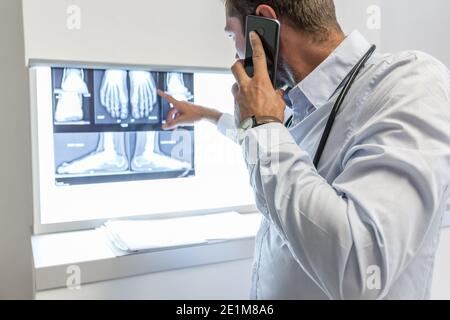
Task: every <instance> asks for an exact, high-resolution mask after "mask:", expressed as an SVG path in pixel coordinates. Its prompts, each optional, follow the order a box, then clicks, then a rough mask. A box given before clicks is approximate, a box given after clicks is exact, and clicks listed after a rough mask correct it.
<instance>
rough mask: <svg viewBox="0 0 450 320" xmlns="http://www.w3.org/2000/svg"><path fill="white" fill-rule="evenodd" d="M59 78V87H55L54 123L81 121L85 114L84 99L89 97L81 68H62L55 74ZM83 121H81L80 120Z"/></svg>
mask: <svg viewBox="0 0 450 320" xmlns="http://www.w3.org/2000/svg"><path fill="white" fill-rule="evenodd" d="M56 77H59V78H60V79H61V80H60V81H58V82H59V83H61V85H60V88H55V90H54V94H55V95H56V100H57V104H56V110H55V123H74V122H75V123H76V122H80V121H81V122H82V121H83V119H84V118H85V116H86V114H85V111H84V110H83V104H84V99H83V98H89V97H90V96H91V94H90V93H89V90H88V87H87V84H86V82H85V79H84V71H83V70H82V69H71V68H68V69H64V70H63V71H62V74H61V72H60V73H59V74H57V75H56ZM82 123H83V122H82Z"/></svg>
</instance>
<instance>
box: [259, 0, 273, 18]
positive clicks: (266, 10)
mask: <svg viewBox="0 0 450 320" xmlns="http://www.w3.org/2000/svg"><path fill="white" fill-rule="evenodd" d="M256 15H258V16H261V17H264V18H270V19H278V16H277V13H276V12H275V10H273V8H272V7H271V6H269V5H267V4H261V5H259V6H258V7H257V8H256Z"/></svg>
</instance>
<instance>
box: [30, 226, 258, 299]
mask: <svg viewBox="0 0 450 320" xmlns="http://www.w3.org/2000/svg"><path fill="white" fill-rule="evenodd" d="M32 248H33V258H34V268H35V281H36V291H44V290H50V289H56V288H63V287H66V286H67V279H68V278H69V276H70V275H71V273H69V271H70V270H73V269H71V268H69V267H72V266H77V267H78V268H79V270H80V272H81V274H80V278H81V284H80V285H83V284H88V283H94V282H100V281H107V280H113V279H120V278H126V277H132V276H138V275H144V274H149V273H156V272H163V271H168V270H175V269H182V268H189V267H195V266H202V265H208V264H215V263H221V262H229V261H236V260H244V259H249V258H251V257H252V256H253V250H254V237H251V238H243V239H231V240H226V241H220V242H214V243H208V244H202V245H189V246H184V247H177V248H173V249H172V248H170V249H164V250H152V251H146V252H139V253H134V254H126V255H124V254H123V253H119V252H118V251H116V250H114V248H112V247H111V245H110V244H109V243H108V242H107V241H106V239H105V238H104V237H103V236H102V235H101V233H100V232H98V230H88V231H78V232H68V233H57V234H48V235H36V236H33V237H32Z"/></svg>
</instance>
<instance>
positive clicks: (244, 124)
mask: <svg viewBox="0 0 450 320" xmlns="http://www.w3.org/2000/svg"><path fill="white" fill-rule="evenodd" d="M240 127H241V129H244V130H247V129H250V128H251V127H253V118H247V119H245V120H244V121H242V122H241V125H240Z"/></svg>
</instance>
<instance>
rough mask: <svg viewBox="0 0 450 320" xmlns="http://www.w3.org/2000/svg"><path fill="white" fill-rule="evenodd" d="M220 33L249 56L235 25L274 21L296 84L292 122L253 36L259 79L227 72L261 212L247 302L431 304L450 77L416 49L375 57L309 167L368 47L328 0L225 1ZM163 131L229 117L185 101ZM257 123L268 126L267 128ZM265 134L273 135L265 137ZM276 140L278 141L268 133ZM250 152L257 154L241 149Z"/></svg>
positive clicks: (238, 66)
mask: <svg viewBox="0 0 450 320" xmlns="http://www.w3.org/2000/svg"><path fill="white" fill-rule="evenodd" d="M226 8H227V26H226V31H227V32H228V33H229V34H230V35H231V37H232V38H233V39H234V40H235V43H236V49H237V52H238V56H239V58H241V59H242V58H243V50H244V34H243V22H244V20H245V17H246V15H249V14H256V15H260V16H264V17H267V18H273V19H278V20H279V21H280V23H281V47H280V56H281V59H280V66H279V68H280V74H279V78H278V79H277V80H278V83H279V84H286V85H289V86H291V87H292V89H291V90H290V91H289V92H288V94H287V97H288V98H289V100H290V102H291V104H292V110H293V124H292V125H291V126H290V127H289V129H288V128H286V127H285V126H284V125H283V123H284V122H285V121H286V120H287V118H286V117H287V116H286V114H287V112H286V107H285V105H286V104H285V101H284V99H283V98H282V92H281V91H275V90H274V89H273V87H272V85H271V82H270V79H269V76H268V72H267V67H266V60H265V55H264V50H263V48H262V45H261V41H260V39H259V37H258V36H255V35H253V40H252V44H253V48H254V57H253V59H254V63H255V68H256V71H255V76H254V77H253V78H249V77H248V76H247V75H246V73H245V72H244V69H243V64H242V61H241V60H239V61H237V62H236V63H235V64H234V65H233V67H232V71H233V74H234V75H235V78H236V82H237V84H236V85H235V86H234V87H233V94H234V96H235V99H236V105H237V116H238V118H239V119H240V120H245V119H248V118H249V117H251V116H256V118H257V119H258V118H259V119H265V118H264V117H270V119H271V121H267V123H265V121H264V120H262V121H261V122H262V123H259V124H262V125H259V126H256V127H254V128H250V129H248V130H246V131H245V135H244V140H241V141H240V142H241V143H242V142H243V143H242V145H243V151H244V157H245V160H246V162H247V165H248V169H249V172H250V177H251V183H252V186H253V188H254V191H255V195H256V201H257V206H258V209H259V210H260V211H261V212H262V214H263V215H264V218H265V219H263V223H262V226H261V229H260V231H259V233H258V235H257V238H256V250H255V258H254V259H255V260H254V261H255V262H254V269H253V287H252V298H257V299H426V298H429V296H430V286H431V279H432V273H433V262H434V258H435V252H436V248H437V246H438V241H439V230H440V226H441V220H442V217H443V213H444V211H445V207H446V202H447V199H448V197H449V184H450V129H449V128H450V89H449V88H450V76H449V72H448V70H447V69H446V68H445V67H444V66H443V65H442V64H441V63H439V62H438V61H436V60H435V59H433V58H432V57H430V56H427V55H426V54H424V53H420V52H405V53H401V54H397V55H381V54H379V53H377V52H376V53H374V54H373V55H372V56H371V57H370V58H369V60H368V61H367V63H366V64H365V66H364V68H363V69H362V70H361V72H360V74H359V76H358V77H357V79H356V82H355V83H354V85H353V86H352V88H351V90H350V91H349V93H348V95H347V97H346V99H345V101H344V102H343V104H342V107H341V109H340V111H339V114H338V116H337V118H336V121H335V123H334V126H333V128H332V131H331V134H330V136H329V139H328V141H327V143H326V147H325V149H324V153H323V156H322V157H321V160H320V162H319V164H318V166H317V168H316V167H315V166H314V164H313V158H314V156H315V153H316V150H317V149H318V145H319V141H320V139H321V137H322V134H323V132H324V128H325V124H326V122H327V120H328V118H329V115H330V113H331V110H332V108H333V106H334V104H335V102H336V100H337V97H338V96H339V94H340V92H341V91H342V87H343V84H344V83H345V82H346V81H345V80H346V79H347V77H348V75H349V74H350V73H351V70H352V68H353V67H354V66H355V65H356V64H357V62H358V61H359V60H360V59H361V58H362V57H363V56H364V55H365V54H366V52H368V50H369V48H370V45H369V43H368V42H367V41H366V40H365V39H364V38H363V37H362V35H361V34H359V33H358V32H353V33H351V34H350V35H348V36H347V37H345V36H344V34H343V33H342V31H341V29H340V27H339V24H338V23H337V21H336V14H335V7H334V4H333V1H332V0H278V1H275V0H265V1H258V0H228V1H226ZM160 94H161V95H162V96H163V97H164V98H166V99H168V100H169V101H170V102H171V103H172V104H173V105H174V107H175V109H174V110H172V112H171V113H170V114H169V118H168V123H167V127H166V128H167V129H170V128H174V127H176V126H177V125H179V124H183V123H187V122H195V121H197V120H200V119H209V120H211V121H213V122H216V123H217V124H218V126H219V129H220V130H221V131H222V132H225V129H226V128H231V127H232V126H233V117H232V116H231V115H222V114H220V113H218V112H217V111H215V110H213V109H208V108H205V107H200V106H195V105H192V104H188V103H185V102H179V101H176V100H174V99H173V98H172V97H170V96H168V95H166V94H164V93H162V92H160ZM264 123H265V124H264ZM269 136H271V137H272V138H268V137H269ZM273 137H277V139H273ZM254 144H256V145H258V147H259V149H257V153H256V156H255V154H252V152H251V150H250V148H249V146H251V145H254Z"/></svg>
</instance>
